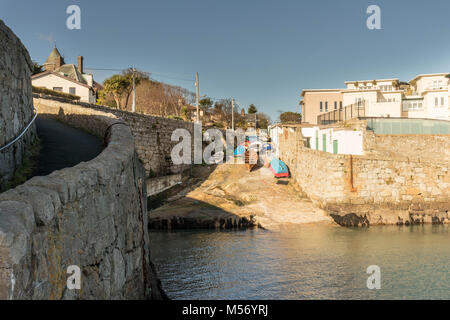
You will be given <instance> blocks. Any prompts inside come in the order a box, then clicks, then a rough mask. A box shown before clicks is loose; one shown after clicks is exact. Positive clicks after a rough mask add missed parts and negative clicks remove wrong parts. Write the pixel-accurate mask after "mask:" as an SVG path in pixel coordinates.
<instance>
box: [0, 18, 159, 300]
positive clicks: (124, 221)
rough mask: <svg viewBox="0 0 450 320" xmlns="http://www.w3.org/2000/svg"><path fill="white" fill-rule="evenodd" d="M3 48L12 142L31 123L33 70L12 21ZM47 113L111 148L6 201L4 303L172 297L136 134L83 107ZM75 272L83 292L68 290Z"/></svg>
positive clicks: (2, 30) (0, 239) (0, 230)
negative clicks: (157, 263)
mask: <svg viewBox="0 0 450 320" xmlns="http://www.w3.org/2000/svg"><path fill="white" fill-rule="evenodd" d="M0 42H2V43H1V44H2V52H0V61H1V63H0V66H2V68H5V69H1V73H0V75H1V77H0V83H1V86H0V90H1V93H2V95H1V100H0V101H1V110H2V112H3V111H4V112H5V113H4V114H3V113H2V116H3V115H4V116H5V117H6V118H5V119H6V120H7V122H2V130H4V128H6V129H5V130H7V138H10V137H13V136H14V135H15V134H16V133H17V131H18V130H19V129H18V128H19V127H21V124H23V123H25V122H26V120H28V118H29V117H30V115H31V109H32V108H31V103H32V93H31V86H30V84H29V82H30V78H29V76H30V70H29V68H30V67H31V65H30V61H29V58H28V53H26V50H25V49H24V48H23V46H22V45H21V44H20V41H19V40H18V39H17V38H16V37H15V36H14V35H13V34H12V33H11V31H10V30H9V29H7V28H6V27H5V26H4V24H3V23H1V24H0ZM3 48H6V50H5V51H3ZM4 70H6V71H4ZM27 78H28V80H27ZM4 109H6V110H4ZM39 111H40V116H50V117H55V118H57V119H58V120H60V121H63V122H66V123H68V124H70V125H73V126H76V127H79V128H82V129H84V130H87V131H88V132H91V133H93V134H97V135H100V136H102V137H103V136H104V137H105V145H106V147H105V149H104V150H103V152H102V153H101V154H100V155H99V156H98V157H97V158H95V159H93V160H92V161H89V162H86V163H80V164H78V165H77V166H75V167H73V168H66V169H63V170H60V171H56V172H54V173H52V174H50V175H49V176H46V177H35V178H33V179H31V180H29V181H27V182H26V183H25V184H23V185H21V186H19V187H17V188H15V189H11V190H9V191H7V192H5V193H2V194H0V299H55V300H57V299H147V298H162V297H163V293H162V291H161V290H160V284H159V282H158V280H157V278H156V274H155V272H154V268H153V266H152V264H151V262H150V249H149V238H148V231H147V224H148V222H147V202H146V199H145V195H146V181H145V178H146V175H145V170H144V168H143V166H142V164H141V162H140V161H139V159H138V156H137V153H136V151H135V145H134V139H133V135H132V132H131V129H130V127H128V126H127V125H126V124H124V123H123V120H121V119H119V118H118V117H116V116H115V115H113V114H109V113H106V112H102V111H98V110H94V111H93V110H90V111H89V112H87V110H86V108H81V107H77V106H67V107H66V108H63V107H61V106H60V107H55V108H47V109H41V110H39ZM6 120H5V121H6ZM2 121H3V120H2ZM2 137H3V136H2ZM18 154H19V153H17V152H16V151H15V153H14V154H13V155H12V156H11V155H7V156H6V157H10V156H11V157H13V159H17V155H18ZM14 157H16V158H14ZM2 161H3V159H2ZM2 163H3V162H2ZM15 163H17V162H15ZM71 266H77V267H79V269H80V270H81V271H82V273H81V279H80V280H81V289H80V290H71V289H70V288H69V287H68V286H67V279H68V277H69V274H68V270H70V269H69V267H71Z"/></svg>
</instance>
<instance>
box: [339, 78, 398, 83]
mask: <svg viewBox="0 0 450 320" xmlns="http://www.w3.org/2000/svg"><path fill="white" fill-rule="evenodd" d="M373 81H377V82H381V81H399V79H398V78H392V79H372V80H357V81H345V82H344V83H345V84H350V83H357V82H358V83H362V82H368V83H371V82H373Z"/></svg>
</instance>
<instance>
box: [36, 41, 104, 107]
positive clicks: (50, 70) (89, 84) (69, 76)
mask: <svg viewBox="0 0 450 320" xmlns="http://www.w3.org/2000/svg"><path fill="white" fill-rule="evenodd" d="M44 68H45V71H44V72H42V73H39V74H36V75H34V76H33V77H32V78H31V82H32V85H33V86H35V87H43V88H47V89H50V90H55V91H60V92H64V93H70V94H73V95H76V96H79V97H80V101H83V102H87V103H96V101H97V90H98V89H99V88H101V86H100V85H98V84H97V83H96V82H95V81H94V79H93V76H92V74H87V73H84V70H83V57H82V56H79V57H78V66H75V65H74V64H65V63H64V59H63V58H62V56H61V54H60V53H59V51H58V49H57V48H56V47H55V48H53V50H52V52H51V53H50V56H49V57H48V59H47V61H46V62H45V63H44Z"/></svg>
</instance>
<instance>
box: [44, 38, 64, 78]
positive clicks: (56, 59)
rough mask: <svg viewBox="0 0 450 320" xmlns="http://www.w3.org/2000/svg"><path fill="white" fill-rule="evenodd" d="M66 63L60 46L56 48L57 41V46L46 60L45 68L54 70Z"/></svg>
mask: <svg viewBox="0 0 450 320" xmlns="http://www.w3.org/2000/svg"><path fill="white" fill-rule="evenodd" d="M64 64H65V62H64V59H63V58H62V56H61V53H59V51H58V48H56V43H55V47H54V48H53V50H52V52H50V55H49V56H48V58H47V61H45V63H44V67H45V70H48V71H54V70H56V69H58V68H59V67H61V66H62V65H64Z"/></svg>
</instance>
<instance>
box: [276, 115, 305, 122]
mask: <svg viewBox="0 0 450 320" xmlns="http://www.w3.org/2000/svg"><path fill="white" fill-rule="evenodd" d="M280 121H281V122H282V123H288V122H290V123H301V122H302V114H301V113H298V112H283V113H282V114H280Z"/></svg>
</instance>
